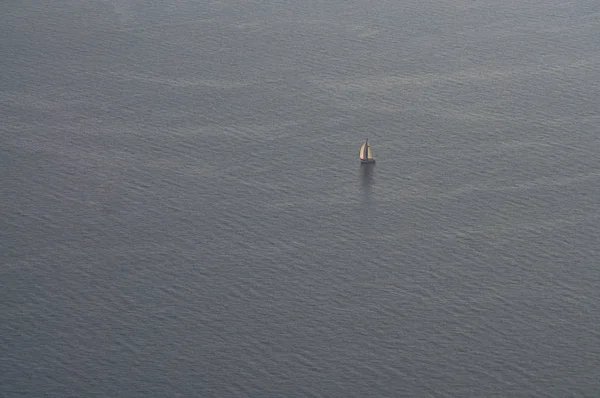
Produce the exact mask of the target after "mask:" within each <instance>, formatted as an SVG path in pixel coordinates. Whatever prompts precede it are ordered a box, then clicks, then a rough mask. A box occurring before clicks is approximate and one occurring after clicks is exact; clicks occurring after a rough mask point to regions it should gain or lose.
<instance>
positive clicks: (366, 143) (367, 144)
mask: <svg viewBox="0 0 600 398" xmlns="http://www.w3.org/2000/svg"><path fill="white" fill-rule="evenodd" d="M363 158H364V159H365V160H369V139H368V138H367V139H366V140H365V149H364V152H363Z"/></svg>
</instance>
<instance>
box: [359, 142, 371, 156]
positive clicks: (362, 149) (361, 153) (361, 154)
mask: <svg viewBox="0 0 600 398" xmlns="http://www.w3.org/2000/svg"><path fill="white" fill-rule="evenodd" d="M365 145H366V142H363V144H362V145H361V146H360V151H359V152H358V154H359V156H360V160H365ZM367 152H369V151H368V150H367Z"/></svg>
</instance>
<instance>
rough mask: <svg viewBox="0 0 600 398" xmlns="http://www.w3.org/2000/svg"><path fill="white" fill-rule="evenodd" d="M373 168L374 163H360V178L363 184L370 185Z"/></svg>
mask: <svg viewBox="0 0 600 398" xmlns="http://www.w3.org/2000/svg"><path fill="white" fill-rule="evenodd" d="M374 169H375V165H374V164H362V165H361V166H360V169H359V174H360V179H361V182H362V185H363V186H370V185H372V184H373V170H374Z"/></svg>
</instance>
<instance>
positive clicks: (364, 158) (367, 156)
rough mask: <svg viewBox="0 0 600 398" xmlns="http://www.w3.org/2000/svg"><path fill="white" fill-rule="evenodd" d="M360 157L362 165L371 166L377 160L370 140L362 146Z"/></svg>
mask: <svg viewBox="0 0 600 398" xmlns="http://www.w3.org/2000/svg"><path fill="white" fill-rule="evenodd" d="M358 154H359V156H360V164H370V163H375V158H374V157H373V151H372V150H371V144H369V140H368V139H367V140H365V142H363V144H362V145H361V146H360V151H359V153H358Z"/></svg>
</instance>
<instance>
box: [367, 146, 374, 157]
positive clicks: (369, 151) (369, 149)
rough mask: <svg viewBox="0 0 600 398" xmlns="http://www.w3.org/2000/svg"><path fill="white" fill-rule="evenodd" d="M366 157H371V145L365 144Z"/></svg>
mask: <svg viewBox="0 0 600 398" xmlns="http://www.w3.org/2000/svg"><path fill="white" fill-rule="evenodd" d="M367 159H369V160H370V159H373V151H371V145H367Z"/></svg>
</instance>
